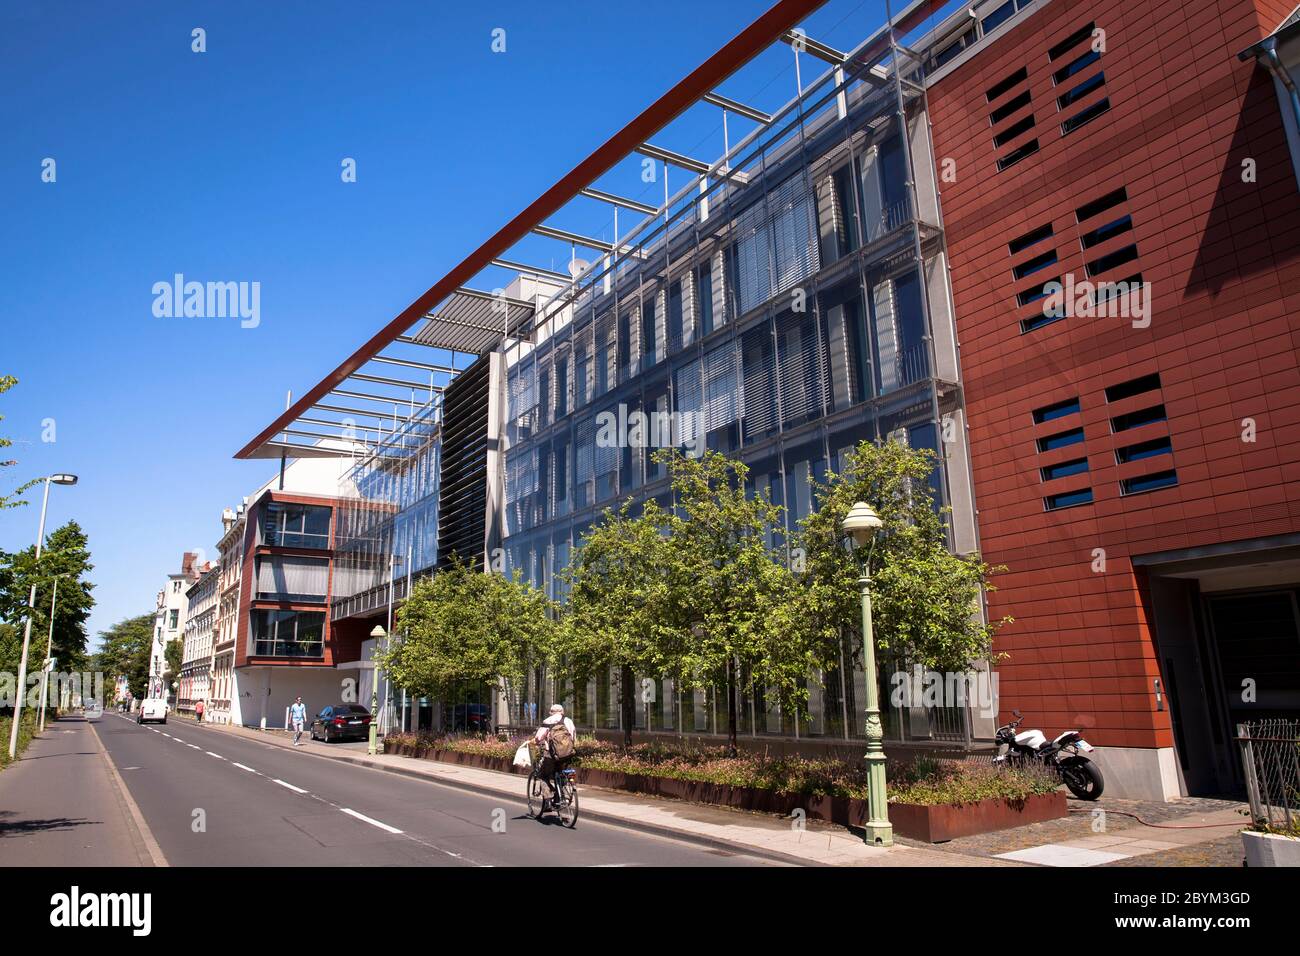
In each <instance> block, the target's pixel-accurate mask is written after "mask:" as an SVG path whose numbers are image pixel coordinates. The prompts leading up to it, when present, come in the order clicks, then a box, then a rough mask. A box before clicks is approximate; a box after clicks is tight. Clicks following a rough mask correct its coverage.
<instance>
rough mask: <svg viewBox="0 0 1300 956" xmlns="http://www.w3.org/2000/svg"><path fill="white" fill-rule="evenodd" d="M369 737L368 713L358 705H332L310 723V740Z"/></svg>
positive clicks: (326, 741)
mask: <svg viewBox="0 0 1300 956" xmlns="http://www.w3.org/2000/svg"><path fill="white" fill-rule="evenodd" d="M368 736H370V711H368V710H366V709H365V708H364V707H362V706H361V705H360V704H332V705H331V706H329V707H326V708H324V709H323V710H322V711H321V712H320V713H319V714H317V715H316V717H315V719H314V720H313V721H312V722H311V739H312V740H323V741H325V743H329V742H330V741H331V740H365V739H366V738H367V737H368Z"/></svg>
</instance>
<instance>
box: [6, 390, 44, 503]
mask: <svg viewBox="0 0 1300 956" xmlns="http://www.w3.org/2000/svg"><path fill="white" fill-rule="evenodd" d="M17 384H18V379H16V378H14V377H13V376H12V375H0V395H3V394H4V393H5V392H7V391H9V389H11V388H13V387H14V386H15V385H17ZM0 421H4V416H3V415H0ZM12 446H13V440H12V439H9V438H6V437H5V436H3V435H0V468H12V467H13V466H14V465H16V464H18V462H16V461H14V460H12V459H8V458H5V457H4V452H3V450H4V449H5V448H10V447H12ZM39 482H40V479H39V478H36V479H33V480H32V481H29V482H27V483H26V484H24V485H19V486H18V487H17V488H15V489H14V490H13V491H11V492H9V494H7V495H6V494H0V511H3V510H5V509H6V508H17V507H19V506H20V505H25V504H27V502H26V501H24V500H22V494H23V492H25V491H26V490H27V489H28V488H31V487H32V486H33V485H36V484H38V483H39Z"/></svg>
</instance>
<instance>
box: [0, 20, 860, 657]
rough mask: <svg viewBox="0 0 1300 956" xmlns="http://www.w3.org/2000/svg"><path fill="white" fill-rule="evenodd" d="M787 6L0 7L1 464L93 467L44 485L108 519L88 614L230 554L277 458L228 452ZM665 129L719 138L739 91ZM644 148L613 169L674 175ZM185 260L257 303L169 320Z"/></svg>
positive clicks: (756, 95) (694, 148) (96, 620)
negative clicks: (166, 312) (646, 157)
mask: <svg viewBox="0 0 1300 956" xmlns="http://www.w3.org/2000/svg"><path fill="white" fill-rule="evenodd" d="M767 6H768V4H767V3H763V2H749V0H728V2H721V3H699V2H698V0H692V2H685V0H658V2H656V3H654V4H624V3H608V2H603V3H594V2H573V3H548V4H538V3H535V2H534V3H485V4H473V5H461V4H442V3H410V2H380V3H354V2H348V3H342V2H311V3H306V2H303V3H294V2H285V3H265V2H243V0H222V2H187V3H184V4H177V3H162V2H158V3H129V2H123V3H112V4H107V3H99V2H85V3H62V2H61V3H14V2H9V0H6V2H4V3H3V4H0V126H2V128H3V129H4V131H5V141H4V146H3V148H2V149H0V209H2V210H3V213H2V214H0V257H2V258H0V261H3V262H4V264H5V268H4V273H3V275H4V280H3V282H0V317H2V319H0V321H2V322H3V338H2V339H0V342H2V343H3V348H0V374H11V375H16V376H17V377H18V378H19V379H20V384H19V385H18V386H17V387H15V388H14V389H13V390H12V391H10V392H9V393H8V394H6V395H5V396H3V397H0V414H2V415H4V417H5V420H4V422H3V423H2V424H0V434H4V435H7V436H9V437H11V438H13V439H14V440H15V446H14V448H12V449H10V450H9V451H10V452H11V455H10V456H9V457H13V458H16V459H18V461H19V465H18V467H16V468H10V469H6V472H7V474H6V480H11V481H16V480H22V479H24V478H26V477H33V476H37V475H43V474H47V473H50V472H53V471H71V472H75V473H77V474H78V475H80V476H81V483H80V484H79V485H78V486H77V487H75V488H55V489H54V490H53V491H52V492H51V503H50V527H55V526H57V525H59V524H61V523H62V522H64V521H66V520H67V519H69V518H76V519H77V520H78V521H80V522H81V523H82V525H83V526H84V527H85V528H86V529H87V530H88V532H89V534H90V542H91V548H92V551H93V553H94V561H95V565H96V570H95V572H94V576H93V577H94V581H95V583H96V584H97V590H96V597H97V599H98V606H97V607H96V609H95V612H94V614H93V616H92V618H91V622H90V626H91V631H92V635H93V634H95V633H97V632H98V631H100V630H102V629H104V628H106V627H107V626H109V625H110V624H112V623H113V622H115V621H117V620H120V619H121V618H124V617H127V616H130V615H134V614H139V613H144V612H147V611H151V610H152V608H153V596H154V594H155V592H156V591H157V589H158V588H159V587H160V586H161V583H162V580H163V576H164V574H166V573H167V572H168V571H171V570H173V569H176V568H178V567H179V562H180V556H181V553H182V552H183V551H185V550H187V549H188V550H193V549H196V548H203V549H204V550H205V551H206V552H207V553H208V554H210V555H211V554H212V553H213V551H214V545H215V541H216V539H217V536H218V532H219V530H220V514H221V510H222V508H224V507H227V506H230V505H233V504H236V503H237V502H238V501H239V499H240V497H241V496H242V495H244V494H247V493H249V492H250V491H252V490H253V489H254V488H255V487H256V486H257V485H258V484H260V483H261V482H262V481H264V480H265V479H266V478H267V477H269V475H270V472H271V468H272V466H270V465H268V464H267V463H265V462H262V463H259V462H240V461H235V460H234V459H233V458H232V455H233V453H234V452H235V451H236V450H237V449H238V448H240V447H241V446H242V445H243V444H244V442H246V441H247V440H248V439H249V438H251V437H252V436H253V435H254V434H256V433H257V432H259V431H260V430H261V429H262V428H263V427H264V426H265V425H266V424H268V423H269V422H270V421H271V420H272V419H273V418H274V417H275V415H276V414H277V412H278V411H279V410H280V409H282V408H283V405H284V396H285V391H286V389H293V390H294V393H295V394H300V393H301V392H303V391H304V390H305V389H306V388H308V387H309V386H311V385H313V384H315V383H316V382H317V381H318V380H319V379H320V378H321V377H322V376H323V375H324V374H325V373H326V372H328V371H329V370H330V369H332V368H333V367H334V366H335V365H336V364H337V363H338V362H339V361H340V360H341V359H342V358H343V357H344V356H345V355H348V354H350V353H351V352H352V351H353V350H354V349H355V348H356V347H357V346H359V345H360V344H361V342H363V341H364V340H365V339H366V338H368V337H369V336H370V335H371V334H372V333H373V332H374V331H375V330H376V329H377V328H378V327H380V326H381V325H383V324H384V323H386V322H387V321H388V320H389V319H391V318H392V317H393V316H394V315H395V314H397V313H398V312H399V311H401V309H403V308H404V307H405V306H406V305H408V304H409V303H410V302H411V301H412V300H413V299H414V298H416V297H417V296H418V295H419V294H420V293H422V292H423V291H424V290H425V289H426V288H428V287H429V286H430V285H432V283H433V282H434V281H435V280H436V279H437V278H439V277H440V276H441V275H442V274H443V273H444V272H445V271H446V270H447V269H448V268H450V267H451V266H452V265H454V264H455V263H456V262H458V261H459V260H460V259H461V258H462V257H463V256H464V255H465V254H466V253H468V252H469V251H470V250H472V249H473V248H474V247H475V246H477V245H478V244H479V243H480V242H482V240H484V239H485V238H487V237H488V236H489V235H491V234H492V233H493V232H495V231H496V229H498V228H499V227H500V226H501V225H502V224H503V223H504V222H505V221H507V220H508V219H509V218H511V217H512V216H513V215H514V214H515V213H517V212H518V211H519V210H520V209H522V208H523V207H524V206H525V205H526V204H527V203H528V202H529V201H531V200H532V199H534V198H536V197H537V196H538V195H539V194H540V193H541V192H542V191H543V190H544V189H546V188H547V187H548V186H550V185H551V184H552V183H553V182H554V181H555V180H556V179H558V178H559V177H560V176H561V175H563V174H564V173H565V172H567V171H568V170H569V169H570V168H571V167H572V166H573V165H575V164H576V163H577V162H578V161H579V160H580V159H582V158H583V157H584V156H585V155H587V154H588V153H589V152H590V151H591V150H592V149H594V148H595V147H596V146H597V145H599V144H600V143H601V142H603V141H604V139H606V138H607V137H608V136H609V135H610V134H611V133H612V132H614V131H615V130H616V129H618V128H620V127H621V126H622V125H623V124H625V123H626V122H627V121H628V120H630V119H631V118H632V117H633V116H634V115H635V114H636V112H638V111H639V110H640V109H642V108H643V107H644V106H646V105H648V104H649V103H650V102H651V101H652V100H653V99H654V98H655V97H657V96H658V95H659V94H660V93H662V92H663V91H664V90H665V89H667V88H668V87H669V86H670V85H672V84H673V83H674V82H676V81H677V80H679V79H680V78H681V77H682V76H684V75H685V74H686V73H688V72H689V71H690V70H691V69H693V68H695V67H696V66H698V65H699V63H700V62H701V61H703V60H704V59H705V58H706V57H707V56H708V55H709V54H711V53H712V52H713V51H715V50H716V49H717V48H718V47H719V46H720V45H721V44H722V43H724V42H725V41H726V40H728V39H730V37H731V36H733V35H734V34H735V33H736V32H737V31H738V30H739V29H740V28H741V27H742V26H743V25H744V24H746V23H748V22H749V21H750V20H752V19H753V18H754V17H755V16H757V15H758V14H759V13H761V12H762V11H763V10H764V9H765V8H766V7H767ZM883 10H884V4H883V0H880V2H877V0H868V2H863V3H858V2H856V0H838V2H832V3H830V4H828V5H827V6H826V7H825V8H823V9H822V10H821V11H819V12H818V13H817V14H815V15H814V16H812V17H810V18H809V19H808V20H807V21H806V23H805V24H804V26H805V28H806V29H807V30H808V33H809V34H810V35H811V36H814V37H816V38H818V39H822V40H824V41H826V42H829V43H832V44H833V45H837V46H839V47H841V48H848V47H851V46H853V45H854V44H855V43H857V42H859V41H860V40H861V39H862V38H864V37H865V36H866V35H868V34H869V33H871V32H872V31H874V30H875V29H876V28H877V27H878V26H879V25H880V24H881V23H882V22H883V19H884V12H883ZM195 27H202V28H203V29H205V30H206V34H207V52H205V53H201V54H199V53H194V52H192V50H191V42H192V41H191V31H192V30H193V29H194V28H195ZM496 28H502V29H504V30H505V31H506V34H505V37H506V52H505V53H504V54H497V53H493V52H492V50H491V42H492V31H493V30H494V29H496ZM792 61H793V56H792V54H791V52H790V51H789V50H788V49H787V48H784V47H783V48H780V49H777V50H774V51H770V52H769V53H766V54H764V55H763V56H762V57H760V58H759V60H757V61H755V62H754V63H753V64H751V65H750V66H749V67H748V68H747V69H746V70H745V71H744V72H743V73H742V74H739V75H737V76H736V77H734V78H733V79H732V80H731V81H729V82H728V83H727V84H724V85H723V86H722V87H721V88H720V89H721V91H722V92H723V93H725V94H727V95H730V96H733V97H734V98H737V99H741V100H744V101H746V102H751V103H753V104H754V105H757V106H760V107H763V108H768V109H771V108H775V107H776V106H779V105H780V104H782V103H784V102H785V101H787V100H788V99H789V98H790V97H791V96H792V95H793V94H794V69H793V62H792ZM803 62H804V67H803V69H804V70H805V71H808V72H806V73H805V79H807V77H808V76H809V75H810V74H815V73H818V72H820V66H819V65H818V64H816V63H815V61H811V60H810V59H808V58H806V57H805V58H804V61H803ZM748 128H749V127H747V126H746V125H745V124H744V123H743V121H741V122H739V123H737V124H736V125H735V126H733V127H732V130H733V137H734V136H735V134H736V133H737V132H739V133H743V132H746V131H747V130H748ZM656 141H657V142H660V143H661V144H662V145H664V146H667V147H669V148H673V149H678V150H681V151H684V152H689V153H692V154H695V155H699V156H701V157H702V158H706V159H713V158H715V157H716V156H717V155H719V154H720V153H721V151H722V139H721V129H720V117H719V114H718V111H717V110H716V109H713V108H712V107H701V106H697V107H695V108H693V109H692V110H691V111H690V113H688V114H687V115H686V116H685V117H684V118H683V119H682V120H681V121H679V122H678V123H677V124H676V125H675V126H674V127H672V129H671V130H670V131H667V132H666V133H665V135H663V136H661V137H659V138H657V140H656ZM47 157H49V158H53V159H54V160H55V162H56V164H57V165H56V173H57V180H56V182H54V183H43V182H42V181H41V169H42V161H43V160H44V159H45V158H47ZM345 157H351V158H353V159H355V160H356V163H357V182H356V183H350V184H345V183H343V182H342V181H341V179H340V163H341V162H342V160H343V159H344V158H345ZM638 170H639V167H636V166H627V167H626V168H624V167H620V168H619V169H618V170H616V171H614V172H612V173H611V174H610V175H608V176H606V177H605V178H604V179H602V180H601V183H600V184H601V185H602V186H604V187H606V188H609V189H611V190H616V191H618V192H622V193H623V194H625V195H630V196H641V197H642V198H644V199H647V200H652V199H654V198H656V192H657V191H661V190H662V186H661V185H660V186H653V185H651V186H646V185H645V184H644V183H642V182H641V181H640V179H639V177H638V176H637V175H636V173H637V171H638ZM677 175H684V174H680V173H679V174H677ZM677 185H678V186H680V185H682V182H680V181H679V182H678V183H677ZM608 220H609V214H608V212H607V210H606V209H604V208H602V207H600V206H599V205H598V204H591V207H590V208H589V209H585V210H579V211H578V212H576V213H575V214H573V215H571V216H570V217H569V218H568V219H567V220H564V221H559V222H558V223H557V224H559V225H562V226H564V227H566V228H571V229H578V230H582V231H589V232H592V233H596V234H602V233H603V234H604V235H606V236H607V237H608V236H609V234H610V233H609V228H610V225H611V224H610V222H609V221H608ZM538 242H539V243H544V242H545V241H544V240H538ZM529 251H530V253H534V254H532V255H531V257H530V258H531V261H533V262H535V263H536V264H538V265H550V264H551V261H552V260H554V261H555V264H556V265H561V264H562V263H563V261H564V257H565V255H566V253H565V252H564V251H563V250H562V249H558V248H556V245H555V244H551V245H544V244H539V245H537V246H536V248H535V251H534V250H533V249H530V250H529ZM557 256H558V257H559V258H558V259H556V258H555V257H557ZM175 273H183V274H185V276H186V277H187V278H192V279H198V280H201V281H208V280H213V281H250V282H251V281H256V282H260V284H261V323H260V325H258V327H256V328H248V329H244V328H240V325H239V322H238V320H235V319H197V318H156V317H155V316H154V315H153V312H152V304H153V295H152V293H151V291H150V290H151V288H152V286H153V284H154V283H155V282H159V281H169V280H170V279H171V277H172V276H173V275H174V274H175ZM47 419H52V420H53V422H54V427H55V433H54V438H55V440H54V441H53V442H48V441H43V440H42V432H43V423H44V422H45V421H46V420H47ZM5 490H7V489H5ZM33 503H34V505H35V507H28V508H23V509H18V510H13V511H6V512H0V547H3V548H6V549H15V548H18V547H23V546H26V545H28V544H30V543H31V542H32V540H33V539H34V537H35V533H36V524H37V520H38V517H39V515H38V510H39V496H37V497H36V498H35V500H34V502H33Z"/></svg>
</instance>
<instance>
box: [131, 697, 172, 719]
mask: <svg viewBox="0 0 1300 956" xmlns="http://www.w3.org/2000/svg"><path fill="white" fill-rule="evenodd" d="M146 720H155V721H157V722H158V723H160V724H165V723H167V700H166V698H164V697H146V698H145V699H144V700H142V701H140V709H139V710H138V711H136V715H135V722H136V723H137V724H143V723H144V722H145V721H146Z"/></svg>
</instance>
